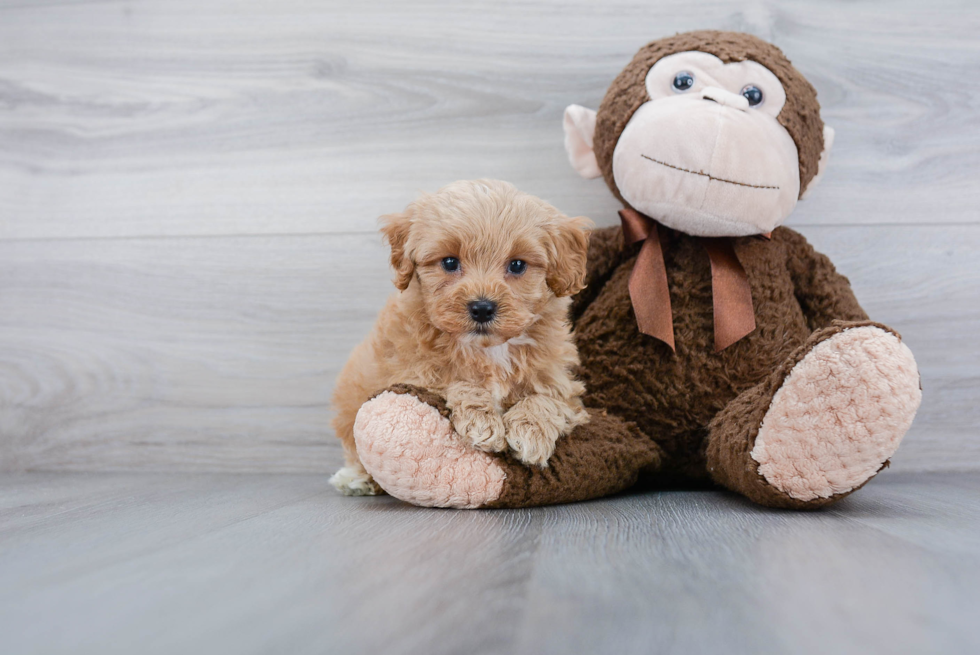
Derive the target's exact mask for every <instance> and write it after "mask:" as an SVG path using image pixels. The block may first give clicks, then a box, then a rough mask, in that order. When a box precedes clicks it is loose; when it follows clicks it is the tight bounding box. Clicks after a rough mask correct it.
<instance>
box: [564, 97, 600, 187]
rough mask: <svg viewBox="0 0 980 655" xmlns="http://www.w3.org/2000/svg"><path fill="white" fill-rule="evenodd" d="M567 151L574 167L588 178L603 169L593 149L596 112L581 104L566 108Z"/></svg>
mask: <svg viewBox="0 0 980 655" xmlns="http://www.w3.org/2000/svg"><path fill="white" fill-rule="evenodd" d="M563 122H564V126H565V152H567V153H568V161H570V162H571V163H572V168H574V169H575V170H576V171H578V174H579V175H581V176H582V177H584V178H585V179H587V180H591V179H593V178H596V177H599V176H600V175H602V171H600V170H599V164H598V162H596V159H595V151H594V150H593V149H592V136H593V135H594V134H595V112H594V111H592V110H591V109H586V108H585V107H581V106H579V105H569V106H568V107H566V108H565V119H564V121H563Z"/></svg>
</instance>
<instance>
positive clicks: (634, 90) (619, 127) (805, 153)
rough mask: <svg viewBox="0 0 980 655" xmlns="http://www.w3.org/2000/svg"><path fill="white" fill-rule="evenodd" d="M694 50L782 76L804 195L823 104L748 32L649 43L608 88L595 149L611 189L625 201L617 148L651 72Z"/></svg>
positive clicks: (786, 120) (785, 119) (782, 117)
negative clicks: (615, 163)
mask: <svg viewBox="0 0 980 655" xmlns="http://www.w3.org/2000/svg"><path fill="white" fill-rule="evenodd" d="M691 50H698V51H700V52H707V53H708V54H712V55H714V56H716V57H718V58H719V59H721V60H722V61H723V62H724V63H726V64H727V63H731V62H735V61H754V62H756V63H759V64H762V65H763V66H765V67H766V68H768V69H769V70H770V71H772V73H773V74H774V75H775V76H776V77H777V78H779V81H780V82H781V83H782V85H783V89H784V90H785V91H786V104H785V105H783V108H782V111H780V112H779V116H778V117H777V119H776V120H778V121H779V122H780V124H782V126H783V127H785V128H786V130H787V131H788V132H789V134H790V136H791V137H793V141H795V142H796V148H797V151H798V152H799V159H800V195H801V196H802V195H803V193H804V192H805V191H806V187H807V185H808V184H809V183H810V180H812V179H813V177H814V176H815V175H816V174H817V165H818V163H819V162H820V153H822V152H823V145H824V144H823V121H822V120H821V119H820V103H819V102H817V92H816V90H815V89H814V88H813V86H811V85H810V83H809V82H808V81H807V80H806V78H805V77H803V76H802V75H801V74H800V73H799V72H798V71H797V70H796V69H795V68H793V65H792V64H791V63H790V61H789V60H788V59H787V58H786V56H785V55H784V54H783V53H782V51H781V50H780V49H779V48H777V47H776V46H774V45H772V44H771V43H766V42H765V41H763V40H761V39H758V38H756V37H754V36H752V35H750V34H741V33H737V32H718V31H714V30H702V31H698V32H687V33H685V34H677V35H676V36H672V37H667V38H664V39H659V40H657V41H654V42H652V43H650V44H648V45H646V46H645V47H643V48H641V49H640V51H639V52H637V53H636V55H635V56H634V57H633V61H631V62H630V63H629V65H628V66H626V68H625V69H623V71H622V72H621V73H620V74H619V76H618V77H617V78H616V79H615V80H614V81H613V83H612V84H611V85H610V86H609V90H608V91H606V96H605V98H603V100H602V104H600V105H599V112H598V114H597V115H596V126H595V136H594V147H595V156H596V162H597V163H598V164H599V170H600V171H602V176H603V178H605V180H606V184H607V185H609V188H610V189H611V190H612V192H613V193H614V194H615V195H616V197H617V198H619V200H620V201H622V202H623V203H624V204H626V201H625V200H623V197H622V196H621V195H620V193H619V189H618V188H617V187H616V181H615V180H614V179H613V172H612V159H613V151H614V150H615V149H616V142H617V141H619V135H620V134H622V133H623V129H624V128H625V127H626V124H627V123H628V122H629V120H630V118H632V116H633V114H634V113H635V112H636V110H637V109H639V108H640V106H641V105H642V104H643V103H645V102H647V101H648V100H649V99H650V98H649V96H648V95H647V91H646V85H645V83H644V81H645V79H646V75H647V73H648V72H649V71H650V69H651V68H652V67H653V65H654V64H655V63H657V61H658V60H660V59H662V58H663V57H666V56H667V55H672V54H674V53H677V52H688V51H691Z"/></svg>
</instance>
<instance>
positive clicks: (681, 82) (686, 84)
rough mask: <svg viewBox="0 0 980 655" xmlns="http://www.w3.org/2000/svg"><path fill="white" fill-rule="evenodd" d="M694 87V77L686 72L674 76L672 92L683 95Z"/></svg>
mask: <svg viewBox="0 0 980 655" xmlns="http://www.w3.org/2000/svg"><path fill="white" fill-rule="evenodd" d="M693 86H694V76H693V75H691V74H690V73H688V72H687V71H681V72H680V73H678V74H677V75H674V83H673V87H674V91H677V92H678V93H684V92H685V91H690V90H691V87H693Z"/></svg>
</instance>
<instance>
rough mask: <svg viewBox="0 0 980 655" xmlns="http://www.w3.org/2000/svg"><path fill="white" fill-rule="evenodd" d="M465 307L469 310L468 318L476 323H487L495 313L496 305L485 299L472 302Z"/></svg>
mask: <svg viewBox="0 0 980 655" xmlns="http://www.w3.org/2000/svg"><path fill="white" fill-rule="evenodd" d="M466 307H467V308H468V309H469V310H470V318H472V319H473V320H474V321H476V322H477V323H489V322H490V321H492V320H493V317H494V316H495V315H496V313H497V303H495V302H493V301H492V300H487V299H486V298H480V299H479V300H474V301H473V302H471V303H470V304H468V305H467V306H466Z"/></svg>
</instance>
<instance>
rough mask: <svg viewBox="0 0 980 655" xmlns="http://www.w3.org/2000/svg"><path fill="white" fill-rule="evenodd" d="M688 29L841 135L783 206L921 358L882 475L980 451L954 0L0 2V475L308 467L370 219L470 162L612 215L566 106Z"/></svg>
mask: <svg viewBox="0 0 980 655" xmlns="http://www.w3.org/2000/svg"><path fill="white" fill-rule="evenodd" d="M703 27H715V28H723V29H737V30H743V31H749V32H752V33H755V34H757V35H759V36H761V37H763V38H766V39H769V40H771V41H773V42H775V43H776V44H778V45H779V46H781V47H782V48H783V49H784V50H785V51H786V52H787V54H789V56H790V57H791V58H792V59H793V60H794V62H795V63H796V64H797V65H798V66H799V68H800V69H801V70H802V71H803V72H804V73H805V74H806V75H807V76H808V77H809V78H810V79H811V80H812V81H813V83H814V85H815V86H816V87H817V89H818V91H819V93H820V98H821V102H822V103H823V106H824V115H825V118H826V119H827V121H828V122H829V123H832V124H833V125H834V127H835V128H836V129H837V143H836V146H835V152H834V154H833V156H832V160H831V167H830V169H829V172H828V176H827V178H826V179H825V180H824V181H823V183H822V186H821V187H820V188H819V189H817V190H816V191H815V193H814V194H813V197H812V199H809V200H807V201H805V202H802V203H800V205H799V207H798V209H797V211H796V213H795V214H794V216H793V217H792V218H791V220H790V223H789V224H790V225H792V226H794V227H797V228H799V229H800V230H801V231H802V232H803V233H804V234H805V235H806V236H808V237H809V238H810V239H811V240H812V241H813V242H814V244H815V245H816V246H817V247H818V248H819V249H821V250H823V251H825V252H827V253H828V254H829V255H831V257H832V258H833V259H834V260H835V262H836V263H837V264H838V266H839V268H840V269H841V270H842V271H843V272H844V273H845V274H847V275H849V276H850V277H851V279H852V281H853V282H854V284H855V287H856V289H857V291H858V294H859V297H860V298H861V299H862V301H863V302H864V304H865V305H866V306H867V308H868V309H869V311H870V312H871V314H872V315H873V316H874V317H875V318H877V319H879V320H882V321H884V322H887V323H889V324H891V325H892V326H894V327H895V328H896V329H898V330H899V331H901V332H902V333H903V334H904V335H905V336H906V338H907V340H908V343H909V345H910V346H911V347H912V349H913V351H914V352H915V353H916V356H917V358H918V360H919V363H920V366H921V368H922V373H923V381H924V386H925V401H924V405H923V408H922V411H921V413H920V415H919V417H918V419H917V422H916V424H915V425H914V427H913V430H912V432H911V433H910V434H909V437H908V439H907V442H906V443H905V445H904V446H903V447H902V450H900V451H899V455H898V456H897V457H896V459H895V461H894V466H895V467H896V468H898V469H904V470H930V469H955V468H976V467H978V466H980V439H978V438H977V425H978V424H980V410H978V409H977V408H978V407H980V402H978V400H980V353H978V349H977V347H976V344H975V339H976V335H977V334H978V333H980V330H978V328H980V325H978V323H980V317H978V312H980V309H978V307H980V302H978V301H980V297H978V294H980V292H978V289H980V286H978V284H980V258H978V257H977V253H978V252H980V232H978V230H980V221H978V215H977V210H976V207H977V206H980V186H978V185H977V184H976V183H975V180H976V176H977V164H978V163H980V129H978V128H980V118H978V114H977V112H976V111H975V108H976V106H977V105H978V103H980V90H978V89H980V49H978V48H977V47H976V34H977V33H978V30H980V6H978V5H976V3H973V2H952V1H946V2H937V3H929V4H928V5H924V4H921V3H915V2H912V1H911V0H901V1H891V2H884V1H880V2H870V1H862V2H849V3H813V2H805V1H801V0H797V1H791V2H779V3H775V2H749V1H736V2H713V1H710V0H697V1H691V0H683V1H682V0H668V1H666V2H658V3H648V2H624V1H616V2H603V3H595V2H587V1H585V0H580V1H576V2H563V3H556V2H550V1H547V2H546V1H541V0H533V1H530V2H520V3H517V2H505V3H489V2H475V3H452V2H446V1H440V2H428V3H419V2H394V1H389V2H379V1H370V2H357V3H354V2H349V3H341V2H314V1H312V0H311V1H299V0H288V1H279V2H259V1H257V0H250V1H246V2H237V3H226V2H213V3H200V2H190V0H175V1H173V2H160V1H158V0H151V1H146V2H138V3H130V2H95V1H87V0H79V1H77V2H60V1H59V2H37V3H34V2H31V3H25V2H3V1H0V469H5V470H26V469H32V470H33V469H53V470H102V469H110V470H119V469H140V470H171V469H176V470H222V471H266V472H271V471H320V472H324V471H329V470H330V469H331V468H333V467H334V466H336V465H337V464H338V462H339V459H340V456H339V448H338V447H337V445H336V444H335V443H334V440H333V438H332V437H331V435H330V432H329V427H328V422H329V409H328V406H327V402H328V399H329V395H330V390H331V387H332V384H333V379H334V377H335V375H336V372H337V371H338V370H339V368H340V366H341V365H342V364H343V361H344V359H345V357H346V355H347V353H348V352H349V350H350V348H351V347H352V346H353V345H354V344H355V343H356V342H357V341H358V340H359V339H360V338H361V337H362V336H363V335H364V334H365V333H366V331H367V329H368V328H369V326H370V325H371V322H372V321H373V318H374V314H375V312H376V311H377V310H378V309H379V308H380V307H381V304H382V302H383V299H384V297H385V296H386V295H387V294H388V293H389V292H390V290H391V286H390V284H389V283H388V278H389V275H388V272H387V270H386V263H385V257H386V254H385V252H384V250H383V248H382V247H381V245H380V240H379V239H378V237H377V236H376V234H375V233H374V226H375V220H376V217H377V216H378V215H380V214H382V213H386V212H390V211H395V210H398V209H400V208H401V207H403V206H404V205H405V203H407V202H408V201H409V200H410V199H411V198H412V197H414V196H415V194H416V193H417V192H418V191H419V190H432V189H435V188H437V187H438V186H440V185H442V184H444V183H447V182H449V181H452V180H454V179H458V178H465V177H478V176H489V177H500V178H503V179H508V180H511V181H513V182H515V183H516V184H517V185H518V186H520V187H521V188H523V189H525V190H527V191H529V192H531V193H535V194H537V195H541V196H542V197H545V198H547V199H548V200H550V201H552V202H553V203H555V204H556V205H557V206H558V207H559V208H561V209H562V210H564V211H566V212H568V213H570V214H587V215H590V216H591V217H593V218H594V219H595V220H596V222H597V223H598V224H600V225H607V224H612V223H613V222H614V221H615V218H616V210H617V209H618V207H617V206H616V205H615V201H614V200H613V198H612V196H611V194H609V192H608V190H607V189H606V188H605V186H604V185H603V184H602V182H601V181H598V180H593V181H583V180H581V179H579V178H578V177H577V176H576V175H575V174H574V173H573V172H572V171H571V169H570V167H569V166H568V164H567V162H566V160H565V155H564V152H563V148H562V134H561V126H560V125H561V121H560V118H561V112H562V110H563V108H564V107H565V106H566V105H567V104H569V103H573V102H575V103H581V104H585V105H588V106H592V107H595V106H597V104H598V102H599V100H600V99H601V97H602V95H603V92H604V90H605V88H606V86H607V85H608V84H609V82H610V81H611V79H612V78H613V76H614V75H615V74H616V73H617V72H618V70H619V69H620V68H621V67H622V66H623V65H624V63H625V62H626V61H627V60H628V59H629V58H630V56H631V55H632V53H633V52H634V51H635V50H636V49H637V48H638V47H639V46H640V45H642V44H643V43H645V42H647V41H649V40H651V39H653V38H656V37H658V36H662V35H665V34H669V33H673V32H675V31H680V30H687V29H695V28H703Z"/></svg>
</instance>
